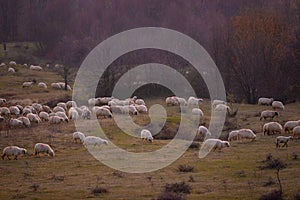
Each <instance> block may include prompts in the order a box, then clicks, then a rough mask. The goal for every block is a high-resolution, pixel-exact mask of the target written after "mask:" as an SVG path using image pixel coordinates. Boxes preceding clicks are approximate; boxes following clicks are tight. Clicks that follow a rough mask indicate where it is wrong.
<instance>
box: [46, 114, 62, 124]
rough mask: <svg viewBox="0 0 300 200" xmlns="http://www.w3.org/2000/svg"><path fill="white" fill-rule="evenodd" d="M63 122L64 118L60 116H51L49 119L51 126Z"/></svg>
mask: <svg viewBox="0 0 300 200" xmlns="http://www.w3.org/2000/svg"><path fill="white" fill-rule="evenodd" d="M63 121H64V118H62V117H59V116H50V117H49V122H50V124H60V123H62V122H63Z"/></svg>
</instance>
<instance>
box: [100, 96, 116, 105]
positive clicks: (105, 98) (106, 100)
mask: <svg viewBox="0 0 300 200" xmlns="http://www.w3.org/2000/svg"><path fill="white" fill-rule="evenodd" d="M113 99H114V98H113V97H102V98H98V100H97V101H99V103H100V104H102V105H108V102H110V101H111V100H113Z"/></svg>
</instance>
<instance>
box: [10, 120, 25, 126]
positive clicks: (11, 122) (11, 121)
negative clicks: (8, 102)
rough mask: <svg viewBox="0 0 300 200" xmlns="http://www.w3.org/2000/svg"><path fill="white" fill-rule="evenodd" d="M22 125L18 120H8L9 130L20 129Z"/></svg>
mask: <svg viewBox="0 0 300 200" xmlns="http://www.w3.org/2000/svg"><path fill="white" fill-rule="evenodd" d="M22 125H23V122H22V121H20V120H18V119H10V120H9V127H10V128H17V127H21V126H22Z"/></svg>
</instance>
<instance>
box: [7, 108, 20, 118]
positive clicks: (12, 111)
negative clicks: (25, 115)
mask: <svg viewBox="0 0 300 200" xmlns="http://www.w3.org/2000/svg"><path fill="white" fill-rule="evenodd" d="M9 111H10V114H12V115H16V116H18V115H20V109H19V108H18V107H17V106H10V107H9Z"/></svg>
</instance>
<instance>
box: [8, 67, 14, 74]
mask: <svg viewBox="0 0 300 200" xmlns="http://www.w3.org/2000/svg"><path fill="white" fill-rule="evenodd" d="M7 71H8V73H15V72H16V71H15V69H14V68H12V67H9V68H8V70H7Z"/></svg>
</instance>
